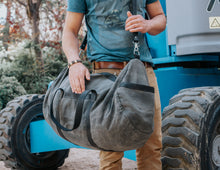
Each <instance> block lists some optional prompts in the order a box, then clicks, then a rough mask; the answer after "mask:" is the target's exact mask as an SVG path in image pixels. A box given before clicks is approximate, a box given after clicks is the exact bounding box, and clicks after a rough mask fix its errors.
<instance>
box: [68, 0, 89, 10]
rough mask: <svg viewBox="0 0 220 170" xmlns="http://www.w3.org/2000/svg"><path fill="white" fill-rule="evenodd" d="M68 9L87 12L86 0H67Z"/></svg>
mask: <svg viewBox="0 0 220 170" xmlns="http://www.w3.org/2000/svg"><path fill="white" fill-rule="evenodd" d="M67 11H70V12H77V13H86V3H85V0H67Z"/></svg>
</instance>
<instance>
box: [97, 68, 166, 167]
mask: <svg viewBox="0 0 220 170" xmlns="http://www.w3.org/2000/svg"><path fill="white" fill-rule="evenodd" d="M93 72H94V73H100V72H109V73H112V74H115V75H118V74H119V72H120V70H117V69H100V70H94V71H93ZM146 72H147V76H148V80H149V85H150V86H152V87H154V89H155V116H154V131H153V133H152V135H151V136H150V138H149V139H148V141H147V142H146V144H145V145H144V146H143V147H142V148H139V149H137V150H136V157H137V167H138V170H161V169H162V165H161V161H160V158H161V154H160V151H161V148H162V135H161V106H160V96H159V90H158V85H157V79H156V76H155V74H154V70H153V68H152V67H151V66H147V67H146ZM123 156H124V152H106V151H100V170H121V169H122V161H121V160H122V158H123Z"/></svg>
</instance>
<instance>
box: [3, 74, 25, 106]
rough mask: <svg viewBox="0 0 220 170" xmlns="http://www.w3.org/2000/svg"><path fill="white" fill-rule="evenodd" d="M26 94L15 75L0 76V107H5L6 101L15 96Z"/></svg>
mask: <svg viewBox="0 0 220 170" xmlns="http://www.w3.org/2000/svg"><path fill="white" fill-rule="evenodd" d="M24 94H27V93H26V91H25V89H24V88H23V86H22V85H21V84H20V83H19V82H18V80H17V79H16V78H15V77H6V76H1V78H0V109H2V108H3V107H5V105H6V104H7V102H8V101H10V100H12V99H14V98H15V97H17V96H20V95H24Z"/></svg>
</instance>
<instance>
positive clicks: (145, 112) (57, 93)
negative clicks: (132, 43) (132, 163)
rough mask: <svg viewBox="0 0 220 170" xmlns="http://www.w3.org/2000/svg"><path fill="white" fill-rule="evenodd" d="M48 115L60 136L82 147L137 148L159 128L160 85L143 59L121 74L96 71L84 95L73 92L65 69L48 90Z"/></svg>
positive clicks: (48, 120)
mask: <svg viewBox="0 0 220 170" xmlns="http://www.w3.org/2000/svg"><path fill="white" fill-rule="evenodd" d="M43 113H44V117H45V119H46V121H47V122H48V123H49V124H50V126H51V127H52V128H53V129H54V131H55V132H56V133H57V134H58V135H59V136H61V137H63V138H64V139H66V140H68V141H69V142H72V143H74V144H76V145H80V146H83V147H87V148H92V149H99V150H106V151H125V150H132V149H137V148H140V147H142V146H143V145H144V144H145V143H146V141H147V139H148V138H149V136H150V135H151V133H152V131H153V122H154V121H153V118H154V88H153V87H150V86H149V84H148V78H147V74H146V69H145V66H144V64H143V63H142V62H141V61H140V60H138V59H133V60H131V61H130V62H129V63H128V64H127V65H126V66H125V68H124V69H123V70H122V71H121V73H120V74H119V75H118V76H117V77H116V76H114V75H113V74H110V73H100V74H91V79H90V81H86V90H85V91H84V92H83V93H82V94H75V93H73V92H72V90H71V87H70V84H69V78H68V68H65V69H64V70H63V71H62V72H61V73H60V74H59V76H58V77H57V78H56V80H55V81H54V82H53V84H52V85H51V87H50V88H49V89H48V91H47V93H46V96H45V99H44V103H43Z"/></svg>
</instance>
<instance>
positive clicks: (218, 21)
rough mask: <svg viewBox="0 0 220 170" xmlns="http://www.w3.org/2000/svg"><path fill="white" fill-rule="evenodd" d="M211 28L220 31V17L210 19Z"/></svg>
mask: <svg viewBox="0 0 220 170" xmlns="http://www.w3.org/2000/svg"><path fill="white" fill-rule="evenodd" d="M209 28H210V29H220V17H209Z"/></svg>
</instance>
